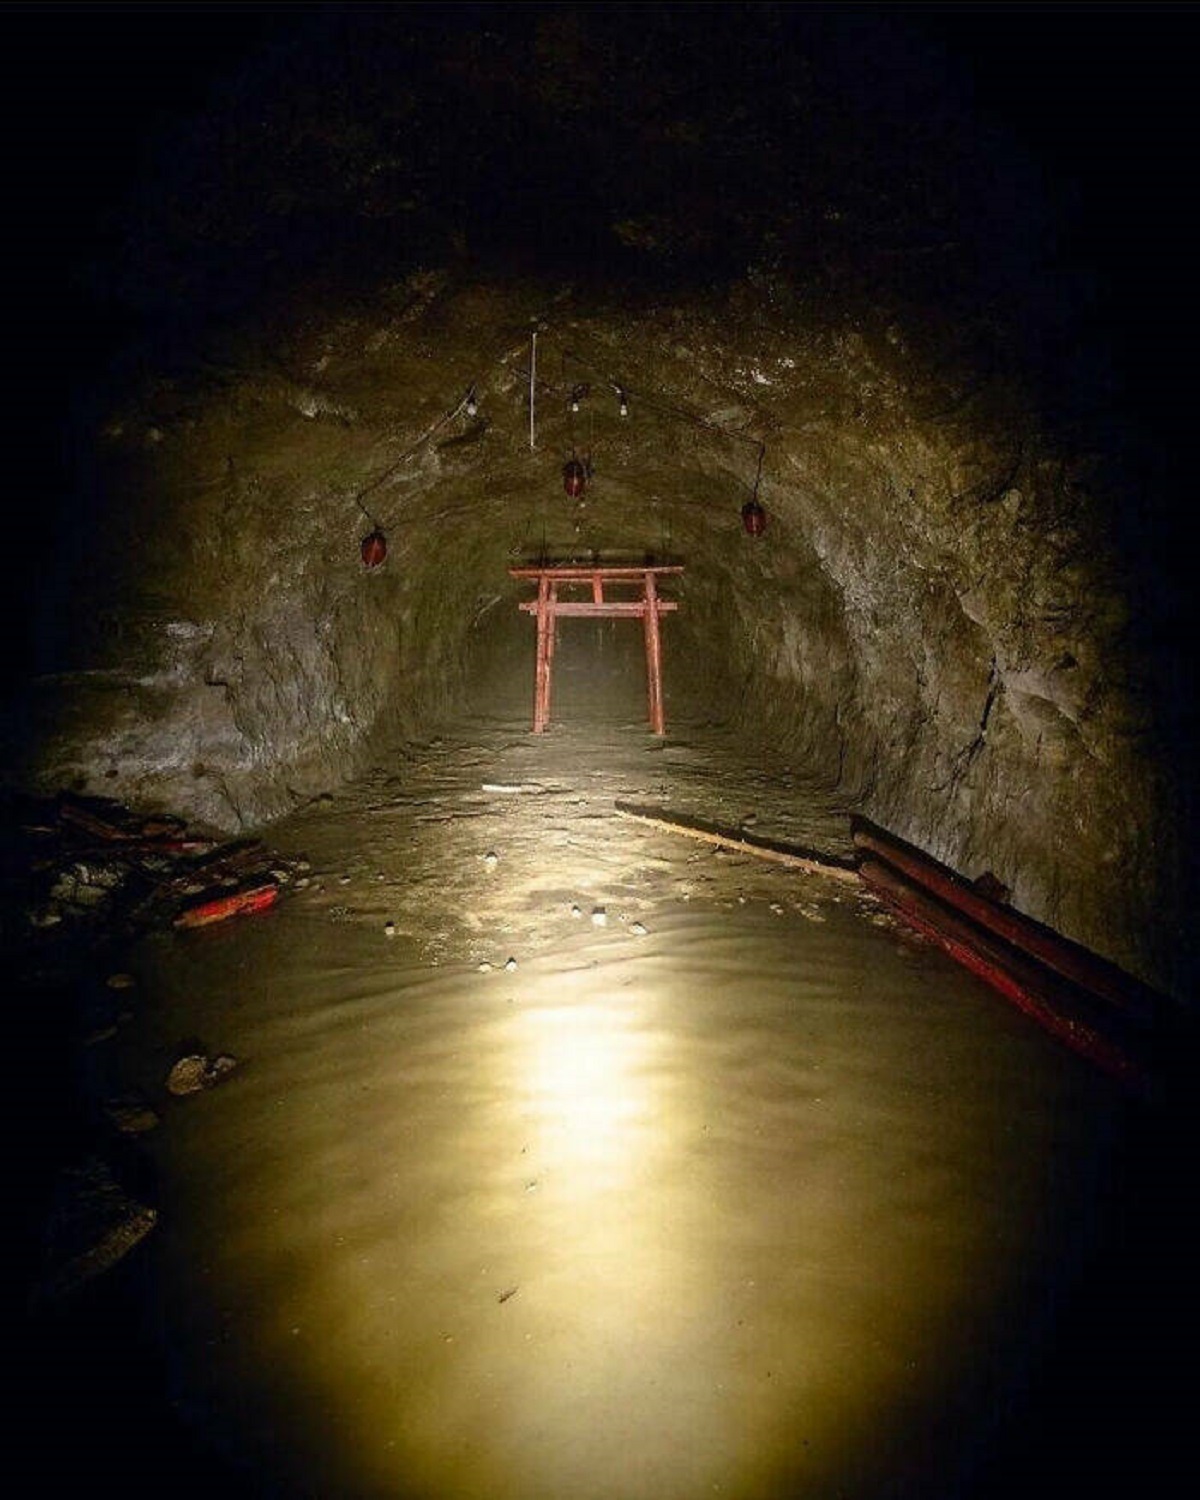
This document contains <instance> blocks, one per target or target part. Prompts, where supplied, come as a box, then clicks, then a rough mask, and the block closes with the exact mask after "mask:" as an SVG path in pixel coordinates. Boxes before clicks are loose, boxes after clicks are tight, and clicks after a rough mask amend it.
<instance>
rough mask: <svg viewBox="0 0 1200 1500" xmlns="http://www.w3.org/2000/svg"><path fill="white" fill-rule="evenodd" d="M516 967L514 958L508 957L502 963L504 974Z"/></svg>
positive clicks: (511, 971)
mask: <svg viewBox="0 0 1200 1500" xmlns="http://www.w3.org/2000/svg"><path fill="white" fill-rule="evenodd" d="M516 967H517V961H516V959H515V958H509V959H506V960H505V963H504V972H505V973H506V974H511V973H513V971H514V970H515V969H516Z"/></svg>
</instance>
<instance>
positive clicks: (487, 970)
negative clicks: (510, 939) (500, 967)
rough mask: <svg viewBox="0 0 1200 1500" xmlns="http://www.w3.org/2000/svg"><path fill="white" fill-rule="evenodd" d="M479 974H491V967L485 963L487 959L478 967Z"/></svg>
mask: <svg viewBox="0 0 1200 1500" xmlns="http://www.w3.org/2000/svg"><path fill="white" fill-rule="evenodd" d="M479 972H480V973H481V974H490V973H491V972H492V966H491V964H490V963H488V961H487V959H486V958H485V959H484V961H483V962H482V963H481V964H480V965H479Z"/></svg>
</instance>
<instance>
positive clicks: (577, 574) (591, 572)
mask: <svg viewBox="0 0 1200 1500" xmlns="http://www.w3.org/2000/svg"><path fill="white" fill-rule="evenodd" d="M682 572H683V567H682V565H675V564H673V565H672V566H670V567H660V566H658V565H657V564H647V566H646V567H644V568H640V567H637V566H636V565H634V566H630V565H628V564H624V563H623V564H621V566H619V567H612V568H608V567H601V566H596V567H587V566H583V565H577V564H575V563H571V564H564V565H563V566H562V567H546V568H509V570H508V576H509V577H510V578H537V579H540V578H545V577H551V578H557V579H559V580H561V581H563V582H567V583H570V582H576V583H590V582H591V581H592V579H593V578H594V577H595V576H596V574H597V573H598V574H600V576H601V577H603V578H605V579H610V578H611V579H614V580H619V579H625V580H628V581H630V582H633V583H637V582H638V580H639V579H641V578H644V577H645V576H646V574H647V573H654V574H657V575H658V576H660V577H661V576H663V575H664V574H679V573H682Z"/></svg>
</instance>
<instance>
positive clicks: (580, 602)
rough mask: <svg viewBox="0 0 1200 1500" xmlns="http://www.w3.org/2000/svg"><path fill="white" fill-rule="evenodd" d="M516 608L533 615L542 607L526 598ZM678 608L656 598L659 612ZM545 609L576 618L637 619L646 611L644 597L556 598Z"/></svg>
mask: <svg viewBox="0 0 1200 1500" xmlns="http://www.w3.org/2000/svg"><path fill="white" fill-rule="evenodd" d="M517 608H518V609H519V610H522V611H524V613H525V614H528V615H535V614H538V613H539V611H540V610H541V609H542V605H541V603H540V601H538V600H535V599H528V600H526V601H524V602H523V603H521V604H518V605H517ZM678 608H679V606H678V604H676V603H674V602H673V601H672V600H670V599H660V600H658V604H657V609H658V613H659V614H671V613H673V612H674V611H675V610H677V609H678ZM546 609H547V613H549V614H554V615H559V616H563V615H568V616H573V617H575V618H577V619H592V620H604V619H613V620H615V619H623V618H624V619H634V620H638V619H641V617H642V616H643V615H644V614H645V613H646V601H645V600H644V599H606V600H605V601H604V603H603V604H593V603H592V601H591V600H590V599H556V600H555V601H554V602H553V603H551V604H548V605H547V606H546Z"/></svg>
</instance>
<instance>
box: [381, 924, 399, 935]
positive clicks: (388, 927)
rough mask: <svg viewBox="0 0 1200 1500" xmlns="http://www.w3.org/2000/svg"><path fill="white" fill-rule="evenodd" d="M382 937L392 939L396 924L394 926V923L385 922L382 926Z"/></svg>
mask: <svg viewBox="0 0 1200 1500" xmlns="http://www.w3.org/2000/svg"><path fill="white" fill-rule="evenodd" d="M383 935H384V937H389V938H394V937H395V936H396V924H395V922H385V923H384V924H383Z"/></svg>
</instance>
